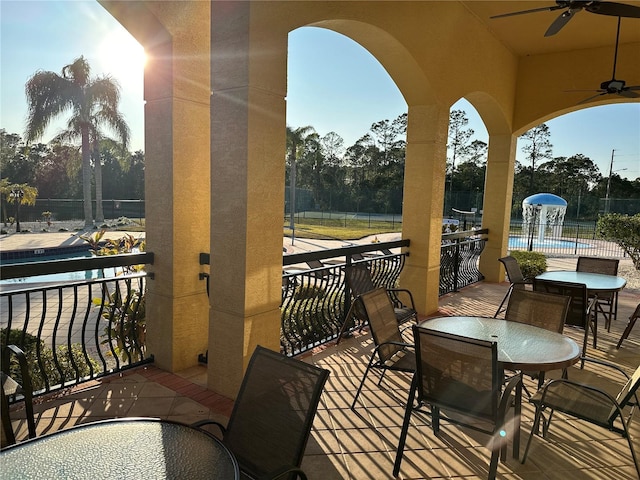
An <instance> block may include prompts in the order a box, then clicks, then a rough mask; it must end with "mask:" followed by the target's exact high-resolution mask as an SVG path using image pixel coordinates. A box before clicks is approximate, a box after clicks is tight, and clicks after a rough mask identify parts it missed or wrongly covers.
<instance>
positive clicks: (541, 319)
mask: <svg viewBox="0 0 640 480" xmlns="http://www.w3.org/2000/svg"><path fill="white" fill-rule="evenodd" d="M570 303H571V298H570V297H567V296H564V295H555V294H552V293H544V292H540V291H537V292H536V291H533V292H530V291H528V290H513V291H512V292H511V295H510V296H509V301H508V303H507V310H506V312H505V315H504V318H505V320H509V321H511V322H518V323H525V324H527V325H534V326H536V327H540V328H544V329H545V330H549V331H551V332H556V333H562V331H563V330H564V322H565V321H566V318H567V312H568V311H569V304H570ZM523 373H524V374H526V375H529V376H531V378H533V379H537V380H538V388H540V387H541V386H542V384H543V383H544V376H545V374H544V372H523ZM525 391H526V393H527V395H528V396H531V395H530V394H529V392H528V391H527V389H526V387H525Z"/></svg>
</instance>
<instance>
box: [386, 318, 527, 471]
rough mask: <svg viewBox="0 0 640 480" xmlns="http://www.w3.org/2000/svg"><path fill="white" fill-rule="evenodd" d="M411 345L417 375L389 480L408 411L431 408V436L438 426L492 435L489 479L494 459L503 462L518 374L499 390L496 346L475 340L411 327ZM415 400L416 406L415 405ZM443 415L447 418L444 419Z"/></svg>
mask: <svg viewBox="0 0 640 480" xmlns="http://www.w3.org/2000/svg"><path fill="white" fill-rule="evenodd" d="M413 335H414V338H415V341H416V356H417V359H416V373H415V375H414V376H413V381H412V383H411V390H410V392H409V396H408V398H407V405H406V410H405V415H404V422H403V425H402V430H401V433H400V440H399V442H398V450H397V452H396V460H395V464H394V467H393V475H394V476H398V474H399V473H400V465H401V462H402V456H403V452H404V447H405V442H406V438H407V431H408V429H409V423H410V420H411V415H412V414H413V412H416V411H418V412H423V413H424V410H423V407H424V406H425V405H429V406H430V407H431V426H432V428H433V433H434V434H435V435H436V436H438V434H439V433H440V421H441V420H445V421H448V422H450V423H454V424H458V425H463V426H466V427H467V428H470V429H472V430H476V431H479V432H482V433H486V434H489V435H491V440H490V442H489V449H490V450H491V461H490V463H489V476H488V478H489V479H494V478H495V477H496V472H497V469H498V457H499V456H500V457H501V459H502V461H506V453H507V436H508V435H507V432H506V431H505V429H506V428H507V425H509V424H511V425H514V422H509V421H507V411H508V408H509V406H511V405H512V404H513V395H512V392H514V389H515V388H516V387H517V386H518V385H519V383H520V382H521V381H522V378H521V377H520V376H519V375H517V376H515V377H513V378H511V379H510V380H509V382H508V383H507V385H506V386H505V388H504V390H503V389H502V384H503V379H504V373H503V371H502V367H501V364H500V363H498V347H497V343H496V342H487V341H483V340H475V339H471V338H467V337H461V336H458V335H451V334H447V333H441V332H436V331H433V330H429V329H428V328H424V327H420V326H419V325H414V326H413ZM414 399H415V402H414ZM445 415H446V416H445Z"/></svg>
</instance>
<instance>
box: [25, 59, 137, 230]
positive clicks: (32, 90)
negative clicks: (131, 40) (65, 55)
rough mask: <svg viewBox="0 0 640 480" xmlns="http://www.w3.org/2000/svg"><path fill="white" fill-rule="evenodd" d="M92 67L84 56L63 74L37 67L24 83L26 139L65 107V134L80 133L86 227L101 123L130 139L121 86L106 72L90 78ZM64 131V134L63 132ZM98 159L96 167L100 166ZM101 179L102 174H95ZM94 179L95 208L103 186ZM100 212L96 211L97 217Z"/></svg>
mask: <svg viewBox="0 0 640 480" xmlns="http://www.w3.org/2000/svg"><path fill="white" fill-rule="evenodd" d="M90 74H91V67H90V66H89V63H88V62H87V61H86V60H85V58H84V57H82V56H81V57H80V58H77V59H76V60H75V61H74V62H73V63H72V64H70V65H66V66H64V67H63V68H62V75H58V74H57V73H55V72H48V71H38V72H36V73H35V74H33V76H32V77H31V78H29V80H27V84H26V87H25V91H26V95H27V103H28V107H29V112H28V118H27V128H26V131H27V133H26V135H25V136H26V140H27V142H31V141H34V140H36V139H38V138H40V137H41V136H42V135H43V134H44V131H45V130H46V128H47V126H48V125H49V123H50V122H51V120H52V119H53V118H55V117H56V116H58V115H60V114H63V113H65V112H67V111H70V112H71V117H70V119H69V121H68V123H67V132H66V134H67V136H69V137H79V138H80V143H81V151H82V193H83V198H84V223H85V227H92V226H93V213H92V208H91V155H92V150H93V148H95V146H96V145H97V144H98V140H99V138H100V127H102V126H103V125H106V126H108V127H110V128H111V129H112V130H113V131H114V132H116V133H117V135H118V137H119V138H120V140H121V142H122V143H123V145H125V147H126V145H128V142H129V127H128V126H127V124H126V122H125V121H124V118H123V117H122V115H121V114H120V113H119V112H118V103H119V102H120V86H119V85H118V82H117V81H116V80H115V79H113V78H111V77H110V76H108V75H105V76H101V77H97V78H91V77H90ZM63 135H64V134H63ZM99 163H100V161H99V160H98V161H97V162H96V169H97V170H98V172H99V170H100V165H99ZM96 177H97V178H99V179H101V175H99V173H98V175H96ZM98 183H99V182H96V197H98V196H99V197H100V198H99V199H98V198H96V200H98V202H97V204H98V208H99V209H100V211H101V208H102V205H101V204H102V198H101V197H102V189H101V185H98ZM101 217H102V215H100V214H98V215H97V218H98V219H99V220H103V218H101Z"/></svg>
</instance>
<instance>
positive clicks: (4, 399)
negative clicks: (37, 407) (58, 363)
mask: <svg viewBox="0 0 640 480" xmlns="http://www.w3.org/2000/svg"><path fill="white" fill-rule="evenodd" d="M12 356H13V357H15V360H14V362H12V361H11V358H12ZM16 363H17V366H18V369H19V374H20V377H19V378H18V377H17V375H14V376H13V377H11V376H10V375H12V374H13V373H12V370H13V369H11V365H12V364H14V365H15V364H16ZM2 368H4V369H5V370H6V372H4V371H0V381H1V383H2V389H1V393H0V396H1V398H0V402H1V404H0V408H1V410H2V412H1V415H2V433H3V434H2V441H3V443H2V445H1V446H2V447H5V446H8V445H13V444H14V443H16V436H15V432H14V430H13V425H12V424H11V416H10V411H9V399H11V400H14V401H15V400H18V399H19V398H20V397H22V399H23V401H24V406H25V411H26V417H27V430H28V432H29V438H35V436H36V424H35V417H34V415H33V386H32V384H31V376H30V374H29V367H28V365H27V358H26V356H25V354H24V352H23V351H22V350H21V349H20V348H19V347H17V346H16V345H7V346H6V347H4V349H3V350H2Z"/></svg>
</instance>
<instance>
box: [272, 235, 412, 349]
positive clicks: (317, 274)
mask: <svg viewBox="0 0 640 480" xmlns="http://www.w3.org/2000/svg"><path fill="white" fill-rule="evenodd" d="M408 246H409V241H408V240H400V241H396V242H384V243H375V244H370V245H358V246H352V247H345V248H338V249H332V250H322V251H317V252H308V253H303V254H294V255H285V256H284V257H283V266H284V270H283V276H282V306H281V320H282V323H281V332H280V343H281V347H282V350H283V352H284V353H285V354H287V355H296V354H298V353H301V352H304V351H306V350H309V349H311V348H313V347H315V346H318V345H321V344H323V343H326V342H328V341H330V340H334V339H336V338H337V337H338V333H339V332H340V328H341V327H342V324H343V322H344V321H345V315H346V312H347V311H348V310H349V306H350V304H351V292H350V291H349V288H348V285H347V284H346V282H345V277H344V267H345V266H346V265H350V264H352V263H356V262H357V263H365V264H367V265H368V267H369V270H370V272H371V274H372V280H373V282H374V284H375V285H377V286H381V287H382V286H384V287H388V288H391V287H394V286H396V285H397V282H398V277H399V276H400V272H401V271H402V268H403V266H404V261H405V257H406V256H407V255H408V253H405V252H403V253H391V250H390V249H392V248H396V247H408ZM354 258H355V259H357V260H354ZM318 263H320V265H318ZM309 265H311V268H310V267H309ZM316 265H318V266H316ZM354 325H355V324H354Z"/></svg>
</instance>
